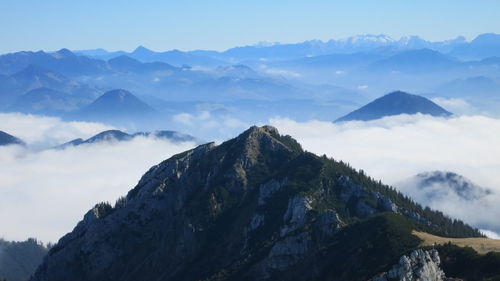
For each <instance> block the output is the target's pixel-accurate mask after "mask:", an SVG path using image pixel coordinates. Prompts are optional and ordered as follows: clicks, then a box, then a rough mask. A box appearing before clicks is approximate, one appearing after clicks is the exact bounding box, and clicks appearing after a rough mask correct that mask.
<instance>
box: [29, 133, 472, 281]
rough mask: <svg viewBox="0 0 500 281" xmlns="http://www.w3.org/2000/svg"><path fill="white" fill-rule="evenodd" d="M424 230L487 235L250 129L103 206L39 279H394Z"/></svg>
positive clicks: (178, 159)
mask: <svg viewBox="0 0 500 281" xmlns="http://www.w3.org/2000/svg"><path fill="white" fill-rule="evenodd" d="M414 229H416V230H419V231H425V232H429V233H432V234H436V235H442V236H452V237H470V236H481V234H480V233H479V232H478V231H477V230H476V229H473V228H471V227H469V226H467V225H465V224H463V223H462V222H460V221H457V220H450V219H448V218H447V217H445V216H444V215H443V214H441V213H439V212H434V211H432V210H430V209H428V208H423V207H421V206H420V205H417V204H415V203H413V202H412V201H411V200H410V199H408V198H407V197H405V196H403V195H401V194H400V193H398V192H396V191H395V190H394V189H392V188H391V187H389V186H386V185H383V184H382V183H380V182H379V181H375V180H373V179H371V178H370V177H368V176H367V175H365V173H364V172H363V171H357V170H355V169H353V168H351V167H350V166H349V165H347V164H346V163H343V162H339V161H336V160H333V159H330V158H327V157H326V156H317V155H314V154H312V153H309V152H307V151H304V150H303V149H302V148H301V145H300V144H299V143H298V142H297V141H295V140H294V139H293V138H291V137H290V136H283V135H280V134H279V132H278V131H277V130H276V129H275V128H273V127H269V126H264V127H251V128H250V129H248V130H247V131H245V132H243V133H242V134H241V135H239V136H238V137H236V138H234V139H231V140H228V141H226V142H224V143H222V144H220V145H215V144H213V143H208V144H204V145H201V146H198V147H197V148H195V149H193V150H189V151H186V152H184V153H181V154H178V155H175V156H173V157H171V158H170V159H168V160H165V161H163V162H162V163H160V164H158V165H156V166H154V167H152V168H151V169H150V170H149V171H148V172H147V173H146V174H145V175H144V176H143V177H142V178H141V179H140V181H139V183H138V184H137V185H136V186H135V187H134V188H133V189H132V190H130V192H128V194H127V195H126V196H125V197H123V198H120V199H118V200H117V202H116V203H115V204H114V205H111V204H109V203H100V204H97V205H96V206H95V207H94V208H92V209H91V210H90V211H88V212H87V214H85V216H84V218H83V220H82V221H80V222H79V223H78V225H77V226H76V227H75V228H74V230H73V231H72V232H71V233H69V234H67V235H65V236H64V237H62V238H61V239H60V240H59V242H58V243H57V244H56V245H55V246H54V247H53V248H52V249H51V250H50V252H49V253H48V255H47V256H46V258H45V259H44V261H43V264H42V265H41V266H40V267H39V268H38V270H37V271H36V273H35V274H34V276H33V277H32V279H31V280H32V281H45V280H46V281H59V280H60V281H62V280H64V281H67V280H72V281H84V280H85V281H86V280H89V281H90V280H92V281H114V280H120V281H129V280H130V281H132V280H145V281H147V280H165V281H169V280H184V281H190V280H193V281H194V280H206V281H209V280H210V281H215V280H305V281H307V280H370V279H372V278H378V279H376V280H384V279H380V278H386V277H383V276H388V277H390V276H392V275H394V274H393V273H391V272H394V269H392V267H393V265H394V264H397V263H398V261H400V259H402V258H401V257H402V256H404V255H408V254H409V253H411V252H412V251H414V250H416V249H417V248H419V245H420V242H421V241H420V240H419V238H418V237H416V236H413V235H412V234H411V231H412V230H414ZM416 255H417V256H416V257H415V258H416V259H422V258H421V256H422V255H424V257H423V259H424V260H427V255H429V257H431V259H434V258H435V255H436V254H435V253H434V252H430V253H428V254H427V253H424V254H422V253H421V252H418V254H416ZM413 256H414V254H410V256H409V258H407V259H409V261H408V262H409V263H410V265H411V264H412V262H413V261H412V258H413ZM400 263H401V262H400ZM436 264H437V263H436ZM401 266H407V263H406V260H405V261H404V264H403V265H401ZM429 266H430V265H429ZM391 270H392V271H391ZM423 270H424V271H425V272H428V273H429V274H441V271H439V270H438V269H437V268H434V267H425V269H423ZM396 271H397V272H399V271H398V270H396ZM383 272H389V273H387V274H386V275H383ZM433 272H434V273H433ZM380 274H382V275H380ZM391 274H392V275H391ZM398 274H399V273H398ZM377 276H378V277H377ZM386 279H387V278H386ZM390 280H392V279H390ZM398 280H399V279H398ZM401 280H403V279H401ZM404 280H439V279H437V275H436V278H435V279H416V278H412V279H404Z"/></svg>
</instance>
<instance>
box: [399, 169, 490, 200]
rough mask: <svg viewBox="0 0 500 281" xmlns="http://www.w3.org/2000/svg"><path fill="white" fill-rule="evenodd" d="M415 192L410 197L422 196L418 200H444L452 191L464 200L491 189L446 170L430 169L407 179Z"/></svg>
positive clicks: (488, 192)
mask: <svg viewBox="0 0 500 281" xmlns="http://www.w3.org/2000/svg"><path fill="white" fill-rule="evenodd" d="M407 184H410V185H412V186H411V187H407V188H410V189H412V190H414V192H415V193H419V194H418V195H417V194H414V196H412V198H422V197H423V198H422V199H421V200H420V201H422V202H429V201H432V200H446V198H447V197H448V194H450V193H452V194H454V195H456V196H458V197H460V198H462V199H464V200H477V199H480V198H483V197H485V196H487V195H489V194H491V193H492V191H491V190H489V189H486V188H482V187H480V186H478V185H476V184H475V183H473V182H472V181H471V180H469V179H467V178H465V177H463V176H461V175H459V174H456V173H453V172H447V171H432V172H425V173H420V174H418V175H416V176H414V177H412V178H411V179H409V180H408V181H407ZM420 201H419V202H420Z"/></svg>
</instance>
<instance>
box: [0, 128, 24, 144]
mask: <svg viewBox="0 0 500 281" xmlns="http://www.w3.org/2000/svg"><path fill="white" fill-rule="evenodd" d="M11 144H20V145H24V142H23V141H22V140H20V139H18V138H16V137H14V136H13V135H10V134H8V133H6V132H4V131H0V146H2V145H11Z"/></svg>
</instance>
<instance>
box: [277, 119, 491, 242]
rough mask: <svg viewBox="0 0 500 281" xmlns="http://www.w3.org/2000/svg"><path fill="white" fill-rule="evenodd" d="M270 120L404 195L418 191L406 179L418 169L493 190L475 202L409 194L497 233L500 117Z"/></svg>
mask: <svg viewBox="0 0 500 281" xmlns="http://www.w3.org/2000/svg"><path fill="white" fill-rule="evenodd" d="M270 123H271V124H272V125H273V126H275V127H277V128H279V130H280V132H281V133H282V134H289V135H291V136H293V137H295V138H296V139H297V140H298V141H299V142H300V143H301V144H302V146H303V148H304V149H306V150H308V151H311V152H314V153H316V154H320V155H322V154H326V155H327V156H330V157H333V158H335V159H337V160H343V161H345V162H348V163H350V164H351V165H352V166H353V167H355V168H357V169H362V170H364V171H365V172H366V173H367V174H368V175H370V176H372V177H373V178H375V179H380V180H382V182H384V183H386V184H390V185H393V186H394V187H396V188H398V189H399V190H401V191H402V192H403V193H406V194H410V195H415V194H418V192H419V191H418V190H414V189H411V188H412V187H411V186H408V185H405V182H407V181H406V180H407V179H408V178H411V177H413V176H415V175H416V174H418V173H421V172H427V171H436V170H439V171H452V172H455V173H458V174H460V175H462V176H465V177H466V178H468V179H470V180H471V181H472V182H474V183H475V184H477V185H479V186H481V187H484V188H489V189H491V190H492V191H493V192H492V193H491V194H489V195H487V196H485V197H484V198H481V199H478V200H464V199H462V198H460V197H458V196H456V194H453V193H452V192H449V193H447V194H448V195H449V196H447V197H446V198H445V199H444V200H439V201H435V200H433V201H426V200H424V198H425V197H419V196H414V198H415V199H416V201H418V202H419V203H421V204H424V205H428V206H430V207H432V208H434V209H438V210H441V211H443V212H444V213H445V214H447V215H449V216H451V217H454V218H459V219H463V220H465V221H466V222H468V223H470V224H472V225H474V226H476V227H478V228H481V229H483V230H485V231H484V233H486V234H488V235H489V236H490V237H497V234H496V233H499V232H500V221H499V220H498V217H499V216H500V204H499V203H500V173H499V171H500V145H499V143H500V142H499V140H500V120H499V119H494V118H489V117H484V116H458V117H453V118H436V117H431V116H425V115H413V116H409V115H400V116H394V117H386V118H383V119H379V120H374V121H369V122H358V121H355V122H346V123H332V122H323V121H309V122H296V121H293V120H290V119H286V118H276V119H272V120H270ZM443 188H447V187H446V186H443Z"/></svg>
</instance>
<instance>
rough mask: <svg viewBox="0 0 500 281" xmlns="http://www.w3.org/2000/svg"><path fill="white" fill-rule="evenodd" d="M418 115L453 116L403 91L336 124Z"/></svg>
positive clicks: (437, 106)
mask: <svg viewBox="0 0 500 281" xmlns="http://www.w3.org/2000/svg"><path fill="white" fill-rule="evenodd" d="M417 113H420V114H427V115H432V116H450V115H451V113H450V112H448V111H446V110H445V109H444V108H442V107H440V106H439V105H437V104H435V103H434V102H432V101H431V100H429V99H427V98H424V97H422V96H418V95H412V94H409V93H406V92H403V91H395V92H392V93H389V94H387V95H384V96H382V97H380V98H378V99H376V100H374V101H372V102H370V103H369V104H367V105H365V106H363V107H361V108H359V109H357V110H355V111H353V112H351V113H349V114H347V115H345V116H343V117H341V118H339V119H337V120H336V121H335V122H339V121H353V120H358V121H369V120H374V119H379V118H383V117H386V116H393V115H400V114H417Z"/></svg>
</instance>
